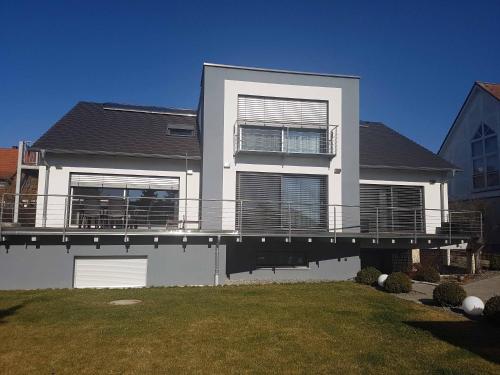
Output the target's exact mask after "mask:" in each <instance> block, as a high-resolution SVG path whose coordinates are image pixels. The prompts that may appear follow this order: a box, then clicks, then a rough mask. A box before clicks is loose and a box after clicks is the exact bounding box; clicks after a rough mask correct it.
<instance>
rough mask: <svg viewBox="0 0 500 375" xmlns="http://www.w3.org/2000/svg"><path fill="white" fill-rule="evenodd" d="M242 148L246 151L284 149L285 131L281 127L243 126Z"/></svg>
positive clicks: (241, 129)
mask: <svg viewBox="0 0 500 375" xmlns="http://www.w3.org/2000/svg"><path fill="white" fill-rule="evenodd" d="M240 131H241V150H244V151H282V150H283V131H282V129H281V128H272V127H262V126H255V127H249V126H242V127H241V128H240Z"/></svg>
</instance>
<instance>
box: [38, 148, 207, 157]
mask: <svg viewBox="0 0 500 375" xmlns="http://www.w3.org/2000/svg"><path fill="white" fill-rule="evenodd" d="M31 150H34V151H41V150H45V152H47V153H52V154H73V155H103V156H128V157H139V158H157V159H182V160H185V159H189V160H201V156H197V155H187V154H186V155H166V154H144V153H130V152H116V151H93V150H65V149H57V148H52V149H50V148H43V147H32V148H31Z"/></svg>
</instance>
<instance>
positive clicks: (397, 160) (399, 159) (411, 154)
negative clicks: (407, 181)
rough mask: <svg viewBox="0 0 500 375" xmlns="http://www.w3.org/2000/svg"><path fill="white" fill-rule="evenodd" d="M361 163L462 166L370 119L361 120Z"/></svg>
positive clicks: (436, 167)
mask: <svg viewBox="0 0 500 375" xmlns="http://www.w3.org/2000/svg"><path fill="white" fill-rule="evenodd" d="M359 164H360V167H362V168H363V167H367V168H394V169H419V170H458V169H459V168H457V167H455V166H454V165H453V164H450V163H448V162H447V161H446V160H444V159H442V158H441V157H439V156H438V155H436V154H434V153H433V152H431V151H429V150H427V149H426V148H424V147H422V146H420V145H419V144H417V143H415V142H414V141H412V140H411V139H409V138H407V137H405V136H404V135H402V134H400V133H398V132H396V131H395V130H393V129H391V128H389V127H388V126H386V125H384V124H382V123H380V122H369V121H361V122H360V129H359Z"/></svg>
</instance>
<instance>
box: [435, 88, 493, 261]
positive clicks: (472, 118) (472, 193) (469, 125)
mask: <svg viewBox="0 0 500 375" xmlns="http://www.w3.org/2000/svg"><path fill="white" fill-rule="evenodd" d="M499 137H500V84H494V83H483V82H476V83H474V85H473V86H472V89H471V90H470V92H469V94H468V95H467V98H466V99H465V102H464V104H463V105H462V108H461V109H460V111H459V113H458V115H457V117H456V119H455V121H454V122H453V124H452V126H451V128H450V130H449V132H448V134H447V136H446V138H445V140H444V142H443V144H442V145H441V148H440V149H439V155H440V156H441V157H442V158H444V159H446V160H448V161H449V162H450V163H453V164H454V165H456V166H458V167H459V168H460V169H461V170H462V171H461V172H460V173H457V174H456V175H455V176H454V177H453V179H451V180H450V183H449V196H450V201H452V202H453V204H454V205H455V206H457V207H462V208H470V209H476V210H477V209H482V210H484V212H485V242H486V244H487V246H488V247H489V248H490V249H493V250H494V249H497V251H498V247H500V174H499V171H500V158H499V153H500V152H499V150H500V144H499Z"/></svg>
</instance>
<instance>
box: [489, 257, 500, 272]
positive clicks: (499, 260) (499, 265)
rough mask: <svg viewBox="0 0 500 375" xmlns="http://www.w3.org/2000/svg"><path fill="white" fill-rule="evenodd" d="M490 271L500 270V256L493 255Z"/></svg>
mask: <svg viewBox="0 0 500 375" xmlns="http://www.w3.org/2000/svg"><path fill="white" fill-rule="evenodd" d="M490 270H500V255H492V256H491V258H490Z"/></svg>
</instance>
